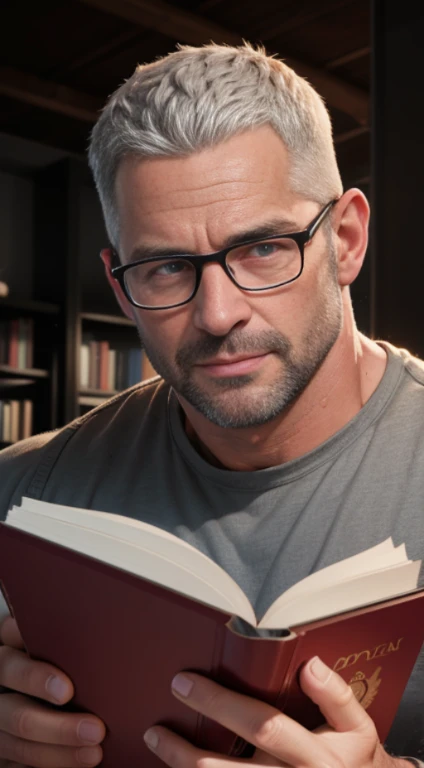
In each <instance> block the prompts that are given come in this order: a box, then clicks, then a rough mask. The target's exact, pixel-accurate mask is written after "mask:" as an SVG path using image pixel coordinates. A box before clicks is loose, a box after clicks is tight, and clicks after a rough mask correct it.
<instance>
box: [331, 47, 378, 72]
mask: <svg viewBox="0 0 424 768" xmlns="http://www.w3.org/2000/svg"><path fill="white" fill-rule="evenodd" d="M370 53H371V46H370V45H365V46H364V47H363V48H357V49H356V50H355V51H351V52H350V53H346V54H345V55H344V56H339V57H338V58H337V59H332V60H331V61H327V64H326V65H325V68H326V69H330V70H331V69H337V67H342V66H343V65H344V64H350V62H351V61H357V60H358V59H363V58H364V57H365V56H368V54H370Z"/></svg>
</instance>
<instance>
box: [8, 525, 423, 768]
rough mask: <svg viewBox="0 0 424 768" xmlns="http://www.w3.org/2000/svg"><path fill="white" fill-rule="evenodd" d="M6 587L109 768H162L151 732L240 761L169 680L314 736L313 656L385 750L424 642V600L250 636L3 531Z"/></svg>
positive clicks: (34, 646) (222, 619) (177, 599)
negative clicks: (237, 701)
mask: <svg viewBox="0 0 424 768" xmlns="http://www.w3.org/2000/svg"><path fill="white" fill-rule="evenodd" d="M141 556H142V555H141ZM0 580H1V582H2V589H3V592H4V594H5V597H6V599H7V600H8V603H9V606H10V608H11V610H12V612H13V614H14V615H15V617H16V619H17V622H18V625H19V627H20V629H21V632H22V635H23V638H24V641H25V644H26V647H27V649H28V652H29V653H30V655H31V656H33V657H34V658H38V659H43V660H46V661H50V662H52V663H53V664H55V665H56V666H58V667H59V668H61V669H63V670H64V671H65V672H66V673H67V674H68V675H69V676H70V678H71V679H72V680H73V682H74V685H75V696H74V699H73V700H72V709H74V710H77V711H81V710H86V711H90V712H94V713H95V714H97V715H98V716H99V717H101V718H102V719H103V720H104V721H105V723H106V726H107V736H106V739H105V741H104V744H103V746H104V759H103V762H102V766H103V768H116V766H117V765H119V766H120V768H133V766H134V765H138V764H142V765H143V766H144V767H145V768H159V766H161V765H162V763H161V761H159V760H158V758H156V757H155V755H154V754H153V753H151V752H150V751H149V750H148V749H147V747H146V746H145V744H144V741H143V733H144V732H145V731H146V730H147V728H149V727H150V726H151V725H154V724H155V723H161V724H163V725H166V726H168V727H170V728H171V729H173V730H175V731H177V732H178V733H180V734H182V735H183V736H185V737H186V738H188V739H189V740H190V741H192V742H193V743H196V744H198V745H199V746H202V747H204V748H207V749H212V750H214V751H217V752H224V753H225V752H226V753H228V754H239V752H240V748H242V747H243V744H242V743H241V744H240V740H239V739H237V738H236V737H235V736H234V735H233V734H231V733H229V732H228V731H226V730H225V729H224V728H222V727H221V726H218V725H217V724H216V723H212V722H211V721H208V720H207V719H205V718H203V717H202V716H200V715H198V714H197V713H196V712H194V711H192V710H191V709H189V708H188V707H185V706H184V705H183V704H182V703H181V702H179V701H178V700H177V699H175V698H174V697H173V695H172V694H171V692H170V685H171V680H172V678H173V677H174V675H175V674H176V673H177V672H179V671H181V670H184V669H186V670H192V671H198V672H200V673H203V674H205V675H207V676H210V677H211V678H213V679H216V680H217V681H218V682H221V683H223V684H225V685H228V686H229V687H232V688H233V689H234V690H239V691H241V692H244V693H247V694H250V695H253V696H256V697H257V698H260V699H263V700H264V701H268V702H269V703H270V704H272V705H274V706H277V707H279V708H280V709H281V710H284V711H285V712H287V714H289V715H290V716H294V717H296V719H298V720H299V721H300V722H301V723H303V724H304V725H305V726H307V727H310V728H312V727H315V726H316V725H318V724H319V723H320V722H322V718H321V716H320V714H319V712H318V710H317V708H316V707H315V706H314V705H312V703H311V702H309V700H308V699H307V698H306V697H305V696H304V695H303V693H302V692H301V690H300V688H299V684H298V673H299V669H300V667H301V665H302V664H303V662H305V661H306V660H307V659H309V658H311V657H312V656H314V655H316V654H318V655H320V656H321V657H322V658H323V660H324V661H325V662H326V663H327V664H328V665H329V666H331V667H333V668H334V667H336V668H337V669H339V671H340V674H342V676H343V677H344V678H345V679H346V680H347V681H348V682H351V684H352V686H353V687H354V690H355V693H356V695H357V696H358V698H362V701H363V704H364V706H365V705H366V706H367V707H368V710H369V713H370V715H371V716H372V717H373V719H374V720H375V722H376V725H377V728H378V730H379V735H380V738H381V739H382V740H383V739H384V738H385V736H386V735H387V733H388V730H389V728H390V725H391V722H392V720H393V718H394V715H395V713H396V709H397V707H398V705H399V701H400V698H401V695H402V691H403V689H404V687H405V685H406V683H407V680H408V677H409V675H410V672H411V670H412V667H413V664H414V662H415V659H416V657H417V655H418V653H419V650H420V648H421V644H422V641H423V637H424V612H423V610H422V607H423V605H424V603H422V602H420V601H421V600H422V598H423V597H424V591H418V592H415V593H412V594H411V595H409V596H407V597H404V598H398V599H396V600H391V601H388V602H385V603H380V604H378V605H376V606H373V607H372V608H365V609H360V610H357V611H351V612H349V613H346V614H342V615H339V616H337V617H332V618H330V619H327V620H322V621H318V622H314V623H313V624H310V625H304V626H303V627H300V628H298V629H297V631H296V634H295V635H294V634H293V635H291V636H290V637H286V638H281V639H280V638H272V639H269V638H266V639H265V638H260V637H246V636H242V635H240V634H237V631H236V629H235V623H234V620H233V619H232V617H231V616H230V615H229V614H227V613H224V612H221V611H219V610H216V609H215V608H210V607H207V606H205V605H203V604H200V603H199V602H196V601H194V600H192V599H190V598H188V597H184V596H181V595H178V594H176V593H175V592H173V591H172V590H170V589H167V588H164V587H161V586H158V585H155V584H152V583H151V582H149V581H147V580H145V579H142V578H140V577H138V576H135V575H133V574H130V573H127V572H125V571H123V570H121V569H119V568H116V567H113V566H110V565H108V564H106V563H102V562H99V561H97V560H94V559H92V558H90V557H87V556H86V555H82V554H79V553H76V552H74V551H71V550H69V549H67V548H64V547H61V546H59V545H56V544H52V543H50V542H47V541H44V540H42V539H39V538H37V537H35V536H32V535H30V534H28V533H24V532H22V531H19V530H16V529H14V528H11V527H8V526H7V525H5V524H0Z"/></svg>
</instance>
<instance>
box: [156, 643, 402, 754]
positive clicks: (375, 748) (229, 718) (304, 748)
mask: <svg viewBox="0 0 424 768" xmlns="http://www.w3.org/2000/svg"><path fill="white" fill-rule="evenodd" d="M301 685H302V689H303V691H304V692H305V693H306V694H307V695H308V696H309V697H310V698H311V699H312V701H314V702H315V703H316V704H318V706H319V707H320V709H321V712H322V713H323V715H324V716H325V718H326V721H327V725H325V726H323V727H322V728H319V729H318V730H316V731H314V732H313V733H312V732H310V731H308V730H306V729H305V728H303V727H302V726H301V725H299V723H297V722H295V721H294V720H291V719H290V718H289V717H287V716H286V715H283V714H282V713H281V712H279V711H278V710H276V709H274V708H273V707H270V706H269V705H268V704H264V703H263V702H260V701H256V700H254V699H251V698H248V697H247V696H242V695H240V694H238V693H234V691H229V690H227V689H226V688H223V687H222V686H220V685H218V684H217V683H215V682H213V681H211V680H207V679H206V678H204V677H201V676H200V675H196V674H193V673H191V672H190V673H184V674H180V675H177V677H176V678H175V679H174V680H173V687H172V690H173V693H174V695H175V696H177V698H178V699H180V701H182V702H184V703H185V704H187V705H188V706H189V707H191V708H192V709H195V710H196V711H197V712H200V713H202V714H203V715H206V716H207V717H210V718H211V719H212V720H216V722H218V723H221V725H224V726H226V727H227V728H228V729H229V730H230V731H233V733H236V734H237V735H238V736H241V737H242V738H243V739H245V740H246V741H248V742H250V743H251V744H254V745H255V746H256V752H255V754H254V756H253V758H252V759H251V761H250V762H251V763H253V764H254V765H260V766H274V768H277V767H278V768H283V767H284V768H289V767H290V768H395V766H396V768H400V767H401V766H402V768H407V766H410V763H408V762H407V761H404V760H400V759H399V760H398V759H395V758H392V757H389V755H388V754H387V753H386V752H385V751H384V749H383V747H382V745H381V744H380V742H379V740H378V736H377V732H376V730H375V727H374V723H373V722H372V720H371V718H370V717H369V716H368V715H367V713H366V712H365V710H364V709H363V708H362V707H361V705H360V704H359V703H358V701H357V700H356V699H355V697H354V695H353V693H352V690H351V688H349V686H348V685H346V683H345V682H344V681H343V680H342V678H341V677H340V676H339V675H337V674H336V673H335V672H331V670H330V669H329V668H328V667H326V666H325V665H324V664H323V663H322V661H321V660H320V659H318V658H317V657H315V658H314V659H311V661H309V662H308V664H306V665H305V667H304V668H303V670H302V672H301ZM145 741H146V743H147V745H148V746H149V747H150V749H152V750H153V751H154V752H155V754H156V755H157V756H158V757H160V758H161V759H162V760H163V761H164V762H165V763H166V764H167V765H170V766H172V768H194V767H195V766H200V765H201V766H202V768H235V766H240V763H241V761H240V760H239V759H231V758H228V757H225V756H223V755H218V754H214V753H213V752H205V751H203V750H201V749H198V748H197V747H194V746H193V745H192V744H189V743H188V742H187V741H185V740H184V739H182V738H181V737H180V736H177V735H176V734H175V733H172V732H171V731H168V730H167V729H166V728H163V727H161V726H155V727H154V728H150V729H149V730H148V731H147V732H146V734H145Z"/></svg>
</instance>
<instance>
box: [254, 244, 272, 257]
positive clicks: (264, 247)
mask: <svg viewBox="0 0 424 768" xmlns="http://www.w3.org/2000/svg"><path fill="white" fill-rule="evenodd" d="M276 250H277V246H276V245H275V244H274V243H258V244H257V245H255V247H254V248H252V253H253V255H255V256H272V254H273V253H275V251H276Z"/></svg>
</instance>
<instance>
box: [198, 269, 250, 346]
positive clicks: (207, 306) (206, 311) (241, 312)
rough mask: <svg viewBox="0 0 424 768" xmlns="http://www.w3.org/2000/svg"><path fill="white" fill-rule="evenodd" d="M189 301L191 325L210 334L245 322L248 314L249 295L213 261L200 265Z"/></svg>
mask: <svg viewBox="0 0 424 768" xmlns="http://www.w3.org/2000/svg"><path fill="white" fill-rule="evenodd" d="M193 304H194V315H193V322H194V325H195V327H196V328H199V329H200V330H203V331H206V332H207V333H210V334H212V335H213V336H225V335H226V334H227V333H229V332H230V331H231V330H232V329H233V328H234V327H235V326H237V325H240V324H242V325H245V324H246V323H247V322H248V321H249V320H250V317H251V314H252V310H251V306H250V300H249V295H248V294H247V293H246V292H245V291H243V290H241V289H240V288H238V287H237V285H235V284H234V283H233V282H232V280H231V279H230V278H229V277H228V275H227V274H226V273H225V271H224V269H223V268H222V267H221V266H220V264H216V263H210V264H205V266H204V267H203V272H202V278H201V281H200V285H199V288H198V291H197V293H196V295H195V297H194V299H193Z"/></svg>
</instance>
